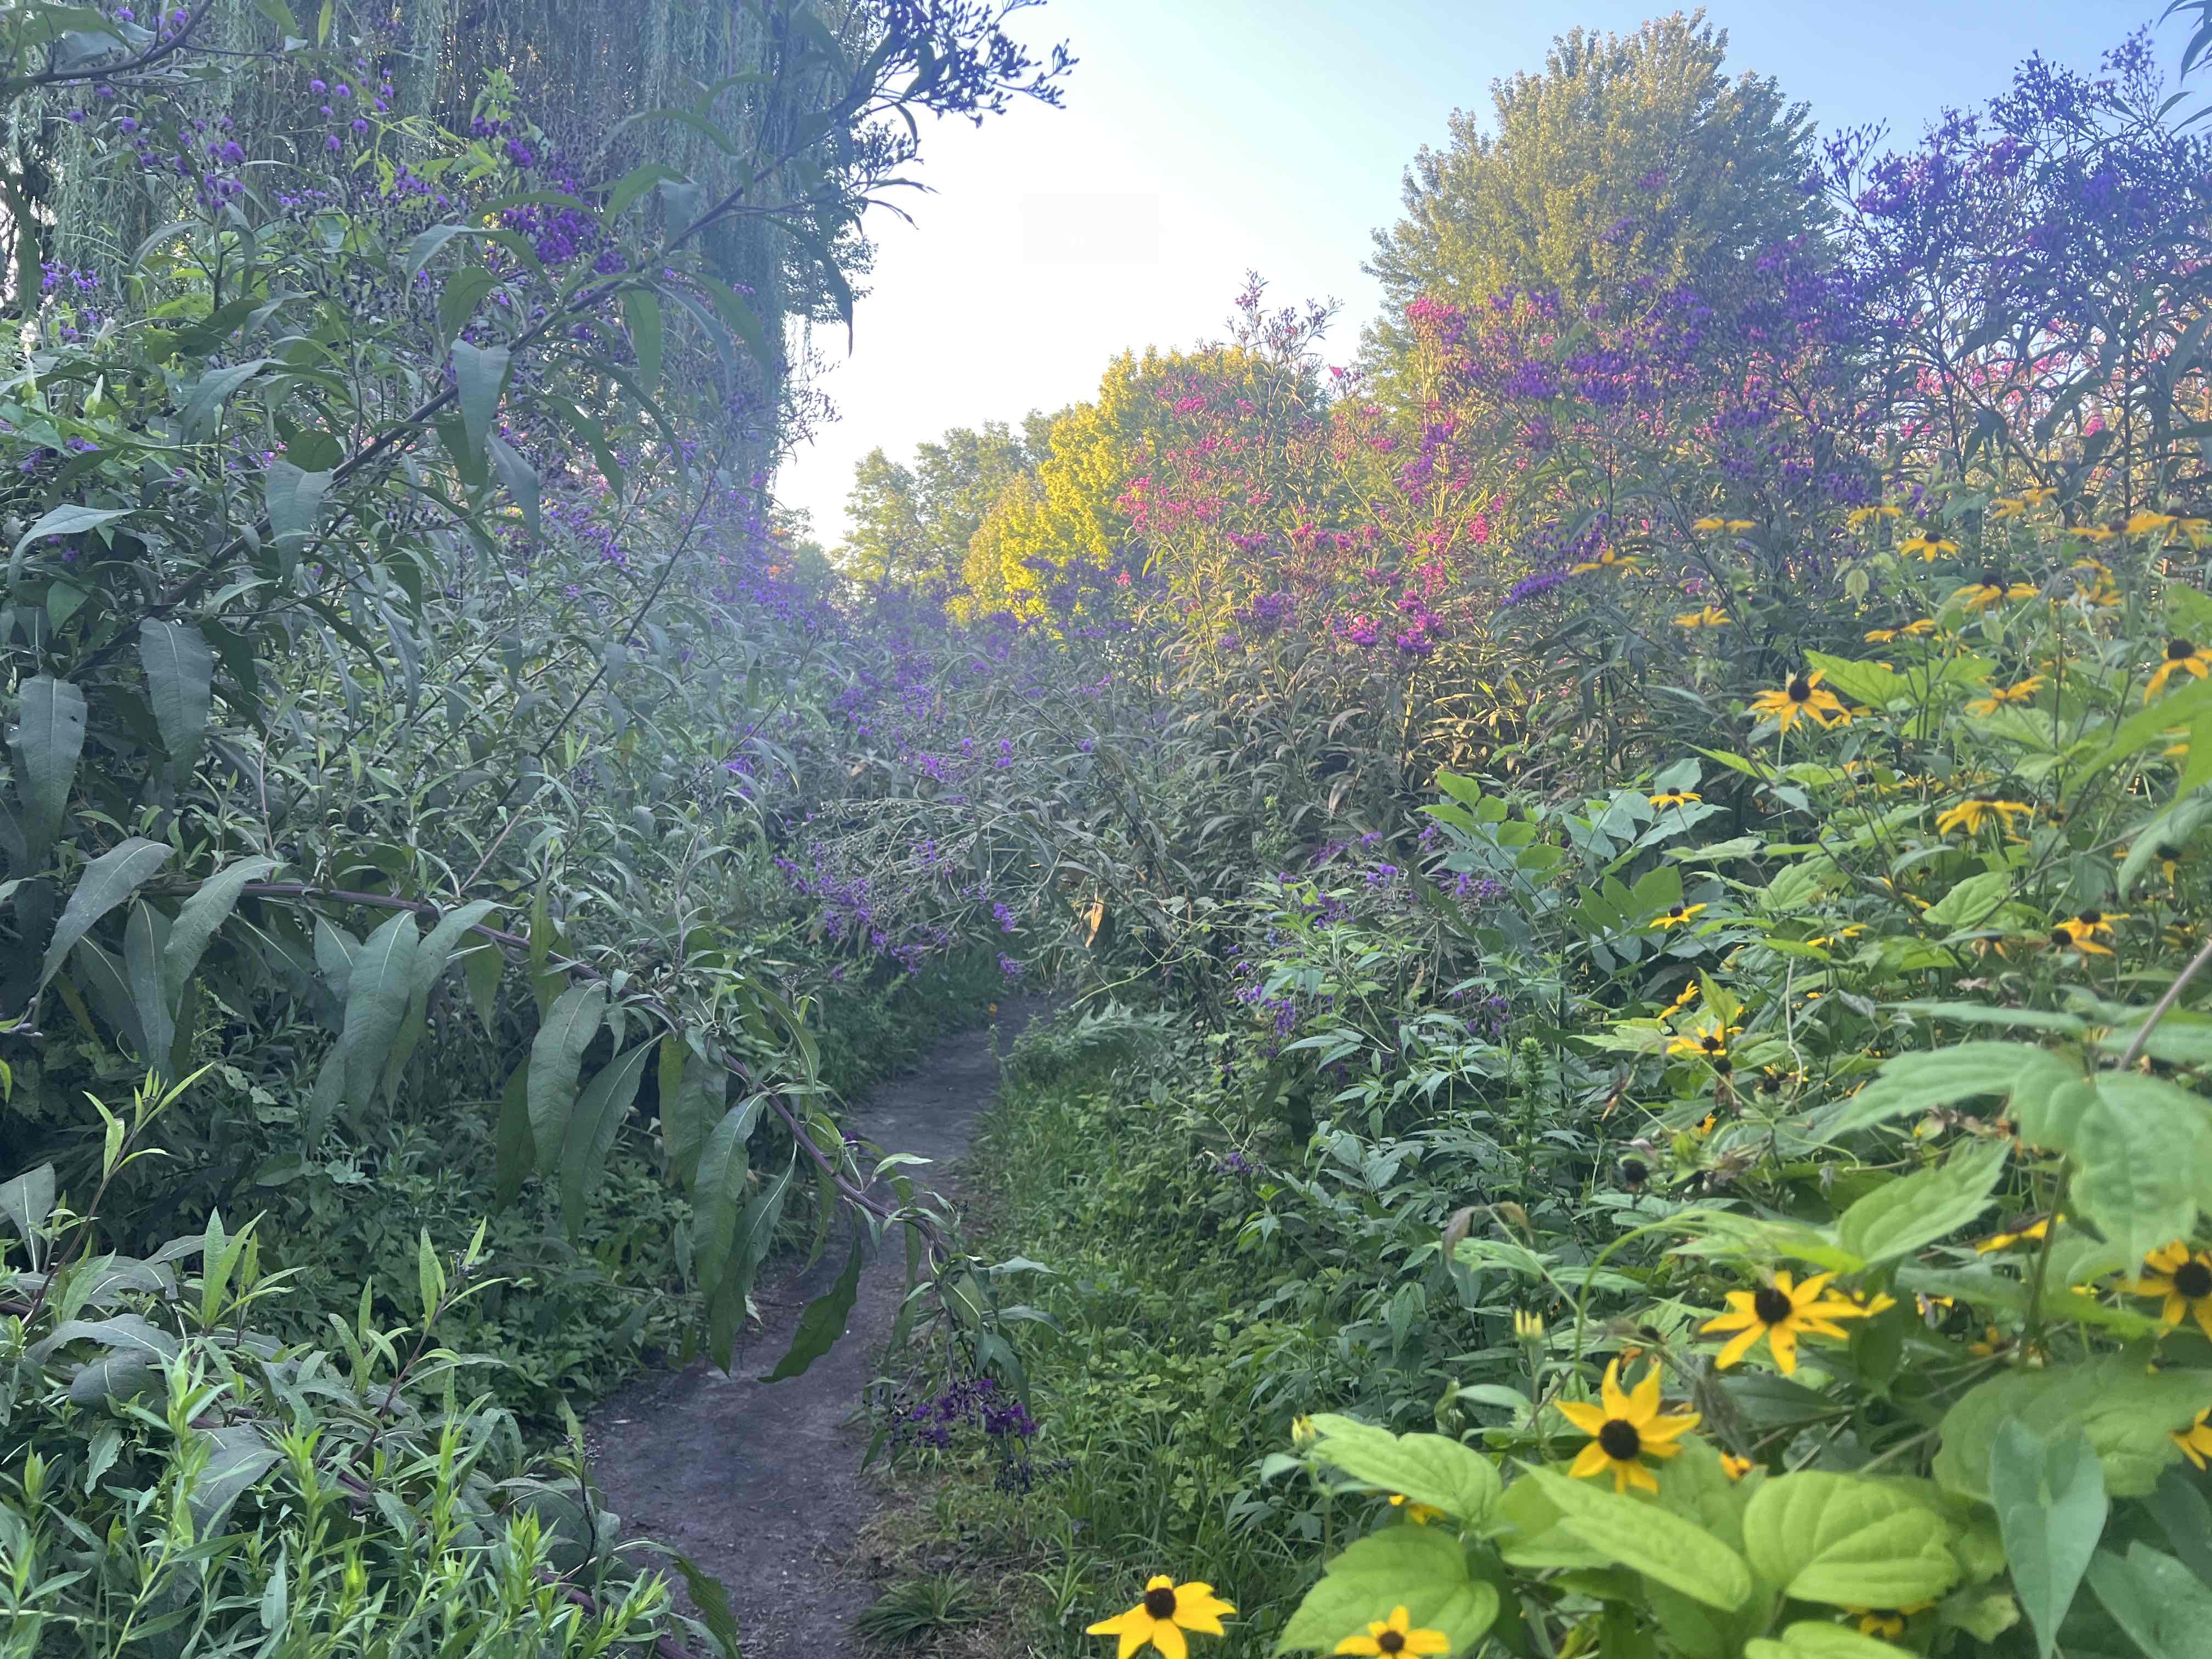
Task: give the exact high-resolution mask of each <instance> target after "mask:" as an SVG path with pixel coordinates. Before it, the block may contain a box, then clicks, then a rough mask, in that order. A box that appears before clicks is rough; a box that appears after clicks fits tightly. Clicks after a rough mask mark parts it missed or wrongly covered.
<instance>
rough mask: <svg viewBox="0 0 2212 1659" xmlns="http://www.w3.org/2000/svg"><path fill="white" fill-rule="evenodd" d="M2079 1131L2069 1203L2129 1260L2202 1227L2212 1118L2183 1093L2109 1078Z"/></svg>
mask: <svg viewBox="0 0 2212 1659" xmlns="http://www.w3.org/2000/svg"><path fill="white" fill-rule="evenodd" d="M2095 1083H2096V1099H2095V1100H2094V1101H2093V1102H2091V1103H2089V1105H2088V1108H2087V1110H2086V1111H2084V1112H2083V1113H2082V1115H2081V1121H2080V1123H2079V1125H2078V1127H2077V1128H2076V1130H2075V1135H2074V1146H2073V1158H2074V1187H2073V1193H2072V1199H2071V1201H2072V1202H2073V1204H2074V1205H2075V1207H2076V1208H2077V1209H2078V1210H2079V1211H2080V1212H2081V1214H2082V1215H2083V1216H2084V1217H2085V1218H2087V1219H2088V1220H2089V1221H2090V1222H2091V1223H2092V1224H2093V1225H2095V1227H2096V1228H2097V1230H2098V1231H2100V1232H2101V1233H2103V1234H2104V1236H2105V1237H2106V1238H2107V1239H2109V1240H2110V1241H2111V1242H2112V1243H2114V1244H2116V1245H2118V1247H2119V1248H2120V1249H2122V1250H2124V1251H2125V1252H2126V1253H2127V1255H2128V1256H2129V1257H2130V1259H2132V1260H2140V1259H2141V1258H2142V1257H2143V1256H2146V1255H2149V1254H2150V1252H2152V1251H2153V1250H2155V1249H2161V1248H2163V1247H2164V1246H2165V1245H2166V1244H2167V1243H2169V1242H2171V1241H2172V1240H2173V1239H2177V1238H2182V1237H2186V1236H2187V1235H2188V1234H2189V1233H2190V1232H2191V1231H2192V1230H2193V1229H2194V1228H2195V1226H2196V1225H2197V1200H2198V1196H2199V1194H2204V1193H2205V1191H2206V1186H2207V1178H2208V1176H2212V1114H2208V1110H2207V1105H2206V1103H2205V1102H2204V1101H2203V1100H2202V1099H2200V1098H2199V1097H2197V1096H2196V1095H2193V1094H2191V1093H2190V1092H2189V1091H2187V1090H2186V1089H2183V1088H2179V1087H2177V1086H2176V1085H2173V1084H2171V1083H2167V1082H2166V1081H2164V1080H2163V1079H2159V1078H2152V1077H2144V1076H2142V1075H2140V1074H2138V1073H2127V1072H2105V1073H2100V1074H2099V1075H2098V1076H2097V1078H2096V1079H2095Z"/></svg>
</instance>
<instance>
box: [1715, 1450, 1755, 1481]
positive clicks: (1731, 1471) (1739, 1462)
mask: <svg viewBox="0 0 2212 1659" xmlns="http://www.w3.org/2000/svg"><path fill="white" fill-rule="evenodd" d="M1756 1467H1757V1465H1755V1464H1754V1463H1753V1462H1752V1461H1751V1460H1750V1459H1749V1458H1748V1457H1738V1456H1737V1455H1735V1453H1734V1452H1723V1453H1722V1454H1721V1471H1722V1473H1723V1474H1726V1475H1727V1476H1728V1478H1729V1480H1742V1479H1743V1478H1744V1476H1746V1475H1747V1474H1750V1473H1751V1472H1752V1470H1753V1468H1756Z"/></svg>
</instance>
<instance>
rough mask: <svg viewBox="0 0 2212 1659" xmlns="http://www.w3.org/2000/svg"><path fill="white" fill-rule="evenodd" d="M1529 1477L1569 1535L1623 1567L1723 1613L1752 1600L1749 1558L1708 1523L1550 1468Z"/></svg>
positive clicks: (1536, 1469) (1532, 1470) (1531, 1471)
mask: <svg viewBox="0 0 2212 1659" xmlns="http://www.w3.org/2000/svg"><path fill="white" fill-rule="evenodd" d="M1527 1478H1528V1479H1529V1480H1534V1481H1536V1482H1537V1483H1538V1484H1539V1485H1540V1486H1541V1487H1542V1489H1543V1492H1544V1496H1545V1497H1547V1498H1550V1499H1551V1500H1552V1502H1553V1504H1554V1505H1555V1506H1557V1508H1558V1509H1559V1515H1560V1524H1561V1525H1562V1526H1563V1527H1565V1528H1566V1530H1567V1531H1568V1532H1569V1533H1571V1534H1573V1535H1574V1536H1575V1537H1577V1538H1579V1539H1581V1540H1582V1541H1583V1542H1584V1543H1585V1544H1588V1545H1589V1546H1590V1547H1591V1548H1593V1549H1596V1550H1601V1551H1603V1552H1604V1553H1606V1554H1607V1555H1608V1556H1610V1557H1611V1558H1612V1559H1613V1560H1615V1561H1617V1562H1619V1563H1620V1565H1622V1566H1625V1567H1629V1568H1632V1569H1633V1570H1634V1571H1638V1572H1640V1573H1642V1574H1644V1577H1647V1578H1650V1579H1653V1580H1655V1581H1656V1582H1657V1583H1662V1584H1664V1585H1666V1586H1667V1587H1668V1589H1674V1590H1679V1591H1680V1592H1681V1593H1682V1594H1683V1595H1686V1596H1688V1597H1689V1598H1690V1599H1691V1600H1692V1601H1702V1602H1704V1603H1705V1606H1707V1607H1718V1608H1719V1609H1720V1610H1721V1611H1722V1612H1723V1613H1732V1612H1734V1611H1735V1609H1736V1608H1738V1607H1741V1606H1742V1605H1743V1604H1744V1603H1745V1602H1746V1601H1749V1600H1750V1599H1751V1589H1752V1584H1751V1569H1750V1567H1749V1566H1748V1565H1746V1563H1745V1561H1744V1559H1743V1557H1741V1555H1738V1554H1737V1553H1735V1551H1734V1550H1732V1549H1730V1548H1729V1547H1728V1546H1727V1545H1725V1544H1723V1543H1722V1542H1721V1541H1720V1540H1718V1539H1717V1538H1715V1537H1714V1536H1713V1535H1712V1534H1711V1533H1709V1532H1707V1531H1705V1529H1704V1528H1702V1527H1697V1526H1692V1524H1691V1523H1690V1522H1687V1521H1685V1520H1683V1519H1681V1518H1680V1516H1674V1515H1669V1514H1668V1513H1667V1511H1666V1510H1662V1509H1659V1508H1657V1507H1656V1506H1655V1505H1653V1504H1639V1503H1638V1502H1637V1501H1636V1500H1635V1499H1634V1498H1628V1497H1626V1496H1624V1495H1622V1494H1620V1493H1617V1492H1601V1491H1600V1490H1599V1489H1597V1488H1596V1487H1595V1486H1590V1485H1589V1484H1588V1483H1587V1482H1583V1481H1578V1480H1570V1479H1568V1478H1567V1477H1566V1476H1565V1475H1563V1474H1555V1473H1553V1471H1552V1470H1550V1469H1539V1468H1531V1469H1529V1470H1528V1477H1527ZM1746 1530H1747V1532H1748V1530H1749V1528H1748V1524H1747V1528H1746Z"/></svg>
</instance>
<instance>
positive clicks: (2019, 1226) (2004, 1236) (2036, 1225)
mask: <svg viewBox="0 0 2212 1659" xmlns="http://www.w3.org/2000/svg"><path fill="white" fill-rule="evenodd" d="M2065 1219H2066V1217H2065V1214H2064V1212H2060V1213H2059V1214H2057V1215H2047V1216H2044V1217H2042V1218H2040V1219H2039V1220H2035V1221H2030V1222H2026V1223H2021V1222H2015V1223H2014V1224H2013V1225H2011V1226H2009V1227H2007V1228H2006V1229H2005V1230H2004V1231H2002V1232H1995V1233H1991V1234H1990V1236H1989V1237H1987V1238H1985V1239H1984V1240H1982V1241H1981V1243H1978V1244H1977V1245H1975V1246H1974V1253H1975V1254H1976V1255H1989V1254H1990V1252H1991V1251H1993V1250H2008V1249H2012V1247H2013V1246H2014V1245H2015V1244H2040V1243H2042V1242H2043V1241H2044V1238H2045V1236H2046V1235H2048V1234H2049V1233H2050V1231H2051V1225H2052V1224H2053V1223H2055V1222H2060V1221H2063V1220H2065Z"/></svg>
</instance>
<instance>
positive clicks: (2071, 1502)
mask: <svg viewBox="0 0 2212 1659" xmlns="http://www.w3.org/2000/svg"><path fill="white" fill-rule="evenodd" d="M1990 1503H1991V1504H1994V1505H1995V1506H1996V1512H1997V1525H1998V1527H1999V1528H2001V1529H2002V1532H2003V1534H2004V1547H2005V1559H2006V1560H2007V1561H2008V1563H2009V1565H2011V1568H2012V1583H2013V1590H2014V1593H2015V1595H2018V1596H2019V1597H2020V1604H2021V1610H2022V1611H2023V1612H2025V1613H2027V1618H2028V1622H2029V1623H2030V1624H2032V1625H2033V1626H2034V1627H2035V1639H2036V1644H2037V1645H2038V1647H2039V1649H2040V1650H2041V1651H2042V1654H2043V1659H2051V1651H2052V1650H2053V1649H2055V1648H2056V1647H2057V1645H2058V1627H2059V1626H2060V1625H2061V1624H2062V1623H2063V1621H2064V1620H2065V1618H2066V1610H2067V1608H2069V1607H2072V1606H2073V1605H2074V1592H2075V1590H2077V1589H2080V1588H2081V1575H2082V1574H2083V1573H2085V1572H2087V1571H2088V1570H2089V1561H2090V1558H2091V1557H2093V1556H2094V1555H2095V1554H2096V1553H2097V1541H2098V1540H2099V1539H2100V1538H2101V1537H2103V1536H2104V1533H2105V1517H2106V1515H2107V1514H2109V1513H2110V1512H2111V1510H2112V1504H2111V1503H2110V1501H2109V1500H2108V1499H2107V1498H2106V1496H2105V1471H2104V1469H2103V1468H2101V1467H2100V1465H2099V1463H2098V1462H2097V1452H2096V1448H2094V1447H2093V1446H2092V1445H2091V1444H2090V1443H2088V1441H2087V1439H2086V1438H2084V1437H2082V1436H2081V1435H2079V1434H2069V1435H2067V1436H2066V1437H2064V1438H2063V1439H2061V1440H2059V1441H2058V1442H2057V1443H2055V1444H2051V1445H2045V1443H2043V1442H2042V1441H2041V1440H2039V1438H2037V1437H2036V1435H2035V1433H2034V1431H2033V1430H2030V1429H2027V1428H2025V1427H2023V1426H2022V1425H2020V1424H2018V1423H2007V1424H2005V1425H2003V1426H2002V1427H2001V1428H2000V1429H1999V1430H1998V1431H1997V1435H1996V1440H1995V1441H1994V1442H1993V1443H1991V1444H1990Z"/></svg>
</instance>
